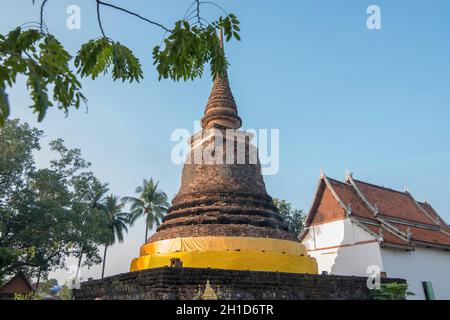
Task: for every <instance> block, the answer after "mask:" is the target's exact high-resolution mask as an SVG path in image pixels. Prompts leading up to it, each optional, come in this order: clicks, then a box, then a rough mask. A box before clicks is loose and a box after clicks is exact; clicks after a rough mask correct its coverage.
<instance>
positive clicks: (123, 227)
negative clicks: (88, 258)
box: [102, 194, 129, 279]
mask: <svg viewBox="0 0 450 320" xmlns="http://www.w3.org/2000/svg"><path fill="white" fill-rule="evenodd" d="M123 207H124V203H121V202H120V200H119V197H117V196H114V195H112V194H111V195H109V196H107V197H106V199H105V201H104V204H103V211H104V212H105V213H106V223H107V234H106V243H105V251H104V253H103V266H102V279H103V277H104V275H105V264H106V252H107V250H108V247H109V246H112V245H113V244H114V243H116V241H117V240H118V241H119V242H123V233H124V231H125V232H128V228H127V224H129V219H128V213H126V212H123V211H122V209H123Z"/></svg>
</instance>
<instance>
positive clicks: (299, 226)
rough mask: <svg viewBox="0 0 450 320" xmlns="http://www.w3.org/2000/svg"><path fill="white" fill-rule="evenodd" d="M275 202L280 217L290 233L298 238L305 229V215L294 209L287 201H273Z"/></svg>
mask: <svg viewBox="0 0 450 320" xmlns="http://www.w3.org/2000/svg"><path fill="white" fill-rule="evenodd" d="M273 202H274V204H275V206H276V207H277V209H278V213H279V215H280V216H281V217H282V218H283V220H284V222H285V223H286V225H287V226H288V228H289V231H291V232H292V233H295V235H297V236H298V235H299V234H300V233H301V232H302V230H303V228H304V227H305V218H306V217H305V215H304V214H303V211H302V210H297V209H292V205H291V203H289V202H287V201H285V200H280V199H273Z"/></svg>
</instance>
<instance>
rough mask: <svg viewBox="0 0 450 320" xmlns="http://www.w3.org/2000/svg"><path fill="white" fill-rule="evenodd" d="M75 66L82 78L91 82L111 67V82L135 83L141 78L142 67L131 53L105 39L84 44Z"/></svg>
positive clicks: (116, 43)
mask: <svg viewBox="0 0 450 320" xmlns="http://www.w3.org/2000/svg"><path fill="white" fill-rule="evenodd" d="M75 66H76V67H77V68H78V73H79V74H80V75H81V76H82V77H91V78H92V79H93V80H94V79H96V78H97V77H98V75H99V74H101V73H103V74H106V73H107V72H108V71H109V69H110V68H111V67H112V71H111V72H112V78H113V80H118V79H120V80H122V81H126V80H128V81H130V82H133V81H137V82H139V80H140V79H142V78H143V72H142V66H141V64H140V62H139V59H138V58H136V57H135V56H134V54H133V52H132V51H131V50H130V49H129V48H127V47H126V46H123V45H122V44H120V43H119V42H114V41H111V40H109V39H107V38H101V39H97V40H91V41H89V42H88V43H86V44H84V45H83V46H82V47H81V49H80V51H79V52H78V54H77V56H76V58H75Z"/></svg>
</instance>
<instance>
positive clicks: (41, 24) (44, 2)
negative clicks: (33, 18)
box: [40, 0, 48, 33]
mask: <svg viewBox="0 0 450 320" xmlns="http://www.w3.org/2000/svg"><path fill="white" fill-rule="evenodd" d="M47 1H48V0H44V1H42V4H41V20H40V28H41V33H44V7H45V5H46V4H47Z"/></svg>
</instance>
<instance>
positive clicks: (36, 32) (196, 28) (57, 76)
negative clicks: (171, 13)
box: [0, 0, 241, 127]
mask: <svg viewBox="0 0 450 320" xmlns="http://www.w3.org/2000/svg"><path fill="white" fill-rule="evenodd" d="M35 2H37V1H35V0H33V4H35ZM47 2H48V0H42V1H40V3H41V5H40V22H39V23H38V26H39V27H35V28H28V29H23V28H21V27H18V28H16V29H14V30H12V31H10V32H9V33H7V34H4V35H3V34H0V127H1V126H3V125H4V123H5V120H6V119H7V118H8V117H9V115H10V111H11V106H10V103H9V99H8V94H7V88H10V87H12V86H13V85H14V84H15V83H16V80H17V76H18V75H23V76H25V77H26V79H27V87H28V89H29V91H30V95H31V98H32V101H33V103H32V105H31V106H30V108H31V109H32V110H33V112H34V113H36V114H37V119H38V121H42V120H43V119H44V117H45V114H46V112H47V110H48V108H49V107H52V106H54V105H56V106H57V107H58V109H60V110H63V111H64V112H65V113H66V114H67V113H68V112H69V110H70V109H71V108H75V109H78V108H79V107H80V105H81V104H82V103H86V102H87V98H86V97H85V96H84V95H83V93H82V91H81V90H82V86H81V83H80V79H81V78H84V77H89V78H91V79H96V78H97V77H98V76H99V75H101V74H106V73H111V76H112V79H113V80H121V81H129V82H133V81H136V82H139V80H140V79H142V78H143V71H142V66H141V63H140V61H139V59H138V58H137V57H136V56H135V55H134V54H133V52H132V50H131V49H129V48H127V47H126V46H124V45H123V44H121V43H120V42H118V41H114V40H112V39H110V38H109V37H108V36H107V35H106V33H105V29H104V27H103V24H102V20H101V8H103V7H108V8H111V9H115V10H116V11H119V12H121V13H126V14H129V15H132V16H134V17H136V18H137V19H140V20H142V21H145V22H147V23H150V24H151V25H153V26H156V27H158V28H160V29H162V30H163V31H165V38H164V40H163V42H162V43H163V45H162V46H155V47H154V49H153V63H154V65H156V69H157V71H158V73H159V79H172V80H176V81H179V80H184V81H186V80H188V79H191V80H193V79H195V78H197V77H201V76H202V75H203V71H204V65H205V64H210V69H211V74H212V76H213V77H215V76H217V75H222V74H224V72H225V70H226V68H227V65H228V62H227V59H226V57H225V53H224V50H223V48H222V46H221V43H220V40H219V38H218V37H217V33H218V31H219V30H221V32H223V34H224V37H225V40H226V41H230V40H231V39H232V38H234V39H237V40H239V41H240V39H241V38H240V35H239V32H240V27H239V20H238V19H237V17H236V16H235V15H234V14H228V13H226V12H225V14H226V15H225V16H220V17H219V18H218V20H216V21H212V22H208V21H207V20H206V19H205V18H203V17H202V16H201V14H200V8H201V6H202V5H214V6H216V7H218V8H220V7H219V6H218V5H217V4H215V3H213V2H201V1H199V0H196V1H194V2H193V3H192V4H191V6H190V7H189V8H188V10H187V12H186V14H185V16H184V18H183V19H181V20H179V21H176V22H175V25H174V27H173V28H167V27H165V26H163V25H162V24H160V23H158V22H156V21H153V20H150V19H147V18H145V17H143V16H142V15H140V14H138V13H135V12H132V11H130V10H127V9H125V8H122V7H119V6H116V5H113V4H110V3H107V2H104V1H100V0H95V2H96V5H97V18H98V25H99V29H100V31H101V35H102V37H101V38H99V39H93V40H90V41H88V42H87V43H85V44H83V45H82V46H81V48H80V50H79V51H78V53H77V54H76V56H75V57H72V55H71V54H69V53H68V52H67V51H66V50H65V48H64V46H63V45H62V44H61V43H60V42H59V41H58V40H57V39H56V37H55V36H54V35H52V34H51V33H49V32H48V29H47V28H46V25H45V22H44V9H45V6H46V4H47ZM220 9H221V10H222V11H223V9H222V8H220ZM72 61H73V62H74V63H73V64H74V66H75V68H74V69H72V68H71V62H72ZM51 93H52V94H51Z"/></svg>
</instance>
